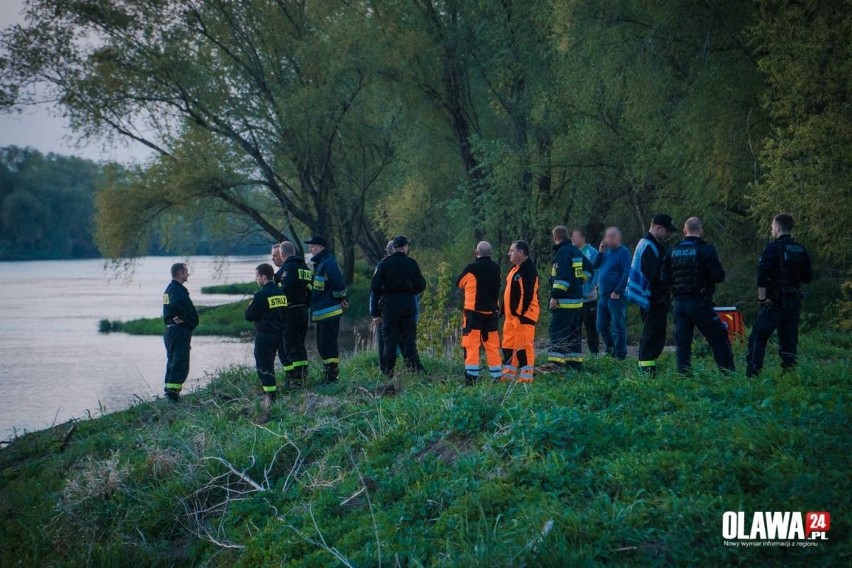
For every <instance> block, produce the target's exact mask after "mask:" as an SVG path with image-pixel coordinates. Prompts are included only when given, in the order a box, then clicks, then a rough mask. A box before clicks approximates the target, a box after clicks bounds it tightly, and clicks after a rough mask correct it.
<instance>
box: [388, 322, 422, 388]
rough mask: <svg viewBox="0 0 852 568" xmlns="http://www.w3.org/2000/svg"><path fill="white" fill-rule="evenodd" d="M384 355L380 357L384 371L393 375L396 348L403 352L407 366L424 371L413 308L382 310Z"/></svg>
mask: <svg viewBox="0 0 852 568" xmlns="http://www.w3.org/2000/svg"><path fill="white" fill-rule="evenodd" d="M381 333H382V343H383V345H382V347H383V350H382V356H381V358H380V359H379V364H380V366H381V369H382V372H383V373H384V374H385V375H387V376H392V375H393V370H394V367H396V350H397V348H399V350H400V351H401V352H402V358H403V360H404V361H405V366H406V367H408V368H409V369H414V370H415V371H423V364H422V363H421V362H420V355H419V354H418V353H417V320H416V314H415V312H414V311H413V310H404V311H391V310H388V309H385V310H384V311H383V312H382V331H381Z"/></svg>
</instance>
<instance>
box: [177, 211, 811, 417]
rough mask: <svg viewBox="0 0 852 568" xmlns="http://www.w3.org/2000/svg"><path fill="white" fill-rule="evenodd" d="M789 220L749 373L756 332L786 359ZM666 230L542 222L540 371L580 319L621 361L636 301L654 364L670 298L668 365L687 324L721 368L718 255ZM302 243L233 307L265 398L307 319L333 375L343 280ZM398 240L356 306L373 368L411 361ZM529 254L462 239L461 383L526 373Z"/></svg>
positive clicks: (659, 222) (190, 322)
mask: <svg viewBox="0 0 852 568" xmlns="http://www.w3.org/2000/svg"><path fill="white" fill-rule="evenodd" d="M792 229H793V219H792V217H790V216H789V215H785V214H781V215H776V216H775V218H774V219H773V222H772V229H771V230H772V235H773V237H774V238H775V240H774V241H773V242H772V243H770V244H769V245H768V246H767V247H766V249H765V250H764V252H763V254H762V256H761V259H760V263H759V266H758V279H757V291H758V301H759V302H760V304H761V311H760V314H759V316H758V319H757V322H756V323H755V325H754V327H753V329H752V333H751V336H750V337H749V345H748V356H747V371H746V372H747V375H748V376H756V375H757V374H759V373H760V371H761V369H762V367H763V360H764V355H765V351H766V345H767V341H768V339H769V337H770V336H771V335H772V333H774V331H775V330H776V329H777V330H778V332H779V344H780V355H781V361H782V367H783V368H785V369H786V368H790V367H793V366H795V364H796V357H797V343H798V323H799V312H800V309H801V290H800V288H801V285H802V284H805V283H808V282H810V281H811V279H812V269H811V261H810V257H809V255H808V253H807V251H806V250H805V248H804V247H803V246H802V245H801V244H800V243H798V242H796V241H795V240H793V238H792V237H791V235H790V233H791V231H792ZM675 233H677V228H676V227H675V226H674V224H673V221H672V218H671V216H669V215H667V214H663V213H660V214H657V215H654V216H653V218H652V220H651V224H650V227H649V229H648V231H647V233H645V235H644V236H643V238H642V239H641V240H640V241H639V243H638V244H637V246H636V249H635V251H634V252H633V253H632V254H631V252H630V250H629V249H628V248H627V246H626V245H625V244H624V243H623V235H622V232H621V230H620V229H619V228H617V227H609V228H607V229H606V231H605V233H604V236H603V239H602V241H601V243H600V246H599V247H598V248H597V249H595V248H594V247H592V246H591V245H589V244H588V243H587V242H586V241H587V235H586V233H585V231H584V230H582V229H575V230H574V231H573V232H569V231H568V229H567V228H566V227H564V226H558V227H555V228H554V229H553V231H552V237H553V243H554V245H553V248H554V250H553V264H552V266H551V271H550V278H549V281H548V288H549V290H548V293H549V301H548V308H549V310H550V312H551V320H550V327H549V349H548V359H547V364H546V365H545V366H544V369H545V370H548V371H555V370H558V369H565V370H571V371H579V370H581V369H582V367H583V362H584V350H583V344H582V339H583V329H584V328H585V330H586V336H587V344H588V347H589V350H590V351H591V352H592V353H593V354H597V353H599V351H600V343H601V341H602V342H603V345H604V349H605V351H606V353H607V354H608V355H610V356H612V357H614V358H616V359H625V358H626V357H627V332H626V328H627V325H626V317H627V306H628V302H632V303H634V304H636V305H637V306H638V307H639V310H640V314H641V318H642V324H643V328H642V337H641V339H640V341H639V350H638V363H639V367H640V369H642V370H643V371H645V372H647V373H656V370H657V360H658V358H659V357H660V355H661V354H662V352H663V348H664V346H665V343H666V328H667V321H668V314H669V312H670V311H672V305H673V312H674V322H675V334H674V335H675V344H676V350H677V355H676V358H677V370H678V372H679V373H681V374H688V373H689V372H690V370H691V356H692V342H693V337H694V334H695V329H696V328H697V329H698V331H699V332H701V334H702V335H704V337H705V338H706V339H707V341H708V343H709V344H710V347H711V350H712V352H713V356H714V359H715V361H716V364H717V365H718V366H719V368H720V369H722V370H724V371H726V372H730V371H733V370H734V358H733V352H732V349H731V344H730V340H729V336H728V332H727V329H726V326H725V324H724V323H723V322H722V321H721V319H720V318H719V315H718V314H717V313H716V311H715V310H714V304H713V295H714V293H715V289H716V285H717V284H719V283H721V282H723V281H724V280H725V269H724V268H723V266H722V263H721V261H720V260H719V255H718V254H717V252H716V249H715V248H714V247H713V246H712V245H711V244H709V243H707V242H705V241H704V240H703V235H704V229H703V224H702V222H701V220H700V219H699V218H697V217H691V218H689V219H687V220H686V222H685V223H684V226H683V235H684V238H683V240H681V241H680V242H679V243H677V244H676V245H674V246H673V247H672V248H671V249H667V247H666V246H665V244H664V243H665V242H666V240H667V239H668V238H669V237H671V236H672V235H674V234H675ZM306 244H307V245H308V246H309V247H310V253H311V264H312V265H313V268H311V267H310V266H309V265H308V264H307V263H306V262H305V259H304V258H303V257H302V256H301V255H299V254H298V251H297V249H296V246H295V245H294V244H293V243H292V242H289V241H284V242H282V243H280V244H278V245H275V246H274V247H273V249H272V262H273V264H274V266H275V267H276V268H277V271H276V270H275V268H273V266H272V265H270V264H267V263H264V264H261V265H259V266H258V267H257V268H256V271H255V280H256V282H257V284H258V287H259V289H258V291H257V292H256V293H255V295H254V297H253V299H252V301H251V303H250V304H249V306H248V308H247V309H246V312H245V317H246V319H247V320H248V321H251V322H253V323H254V324H255V329H256V334H255V349H254V354H255V360H256V366H257V372H258V376H259V379H260V382H261V385H262V387H263V390H264V392H265V393H266V395H267V400H274V399H275V397H276V393H277V385H276V380H275V359H276V355H277V357H278V359H279V360H280V362H281V365H282V367H283V369H284V371H285V374H286V380H287V385H288V386H304V384H305V382H306V379H307V373H308V356H307V350H306V349H305V338H306V334H307V329H308V325H309V321H313V322H314V323H315V324H316V329H317V351H318V352H319V355H320V358H321V359H322V363H323V368H324V379H323V382H324V383H326V384H329V383H334V382H336V381H337V380H338V378H339V362H340V359H339V357H340V354H339V347H338V335H339V330H340V318H341V316H342V315H343V312H344V310H345V309H346V308H348V305H349V304H348V301H347V299H346V293H347V288H346V282H345V280H344V277H343V274H342V272H341V271H340V267H339V266H338V264H337V262H336V260H335V258H334V255H333V254H331V252H330V250H329V243H328V241H326V239H324V238H323V237H319V236H315V237H313V238H312V239H311V240H309V241H306ZM409 251H410V243H409V241H408V239H407V238H406V237H404V236H398V237H396V238H394V239H393V240H392V241H390V242H389V243H388V249H387V252H388V255H387V256H386V257H385V258H384V259H383V260H382V261H381V262H380V263H379V264H378V265H377V267H376V270H375V272H374V275H373V279H372V282H371V286H370V314H371V316H372V318H373V324H374V326H375V327H376V328H377V329H378V332H379V333H378V337H379V341H378V344H379V365H380V368H381V370H382V372H383V373H384V374H385V375H387V376H393V374H394V369H395V366H396V360H397V357H398V353H401V354H402V357H403V360H404V363H405V366H406V367H408V368H409V369H412V370H414V371H422V370H423V365H422V363H421V360H420V356H419V354H418V352H417V346H416V335H417V316H418V296H419V295H420V294H422V293H423V292H424V291H425V289H426V280H425V278H424V277H423V274H422V273H421V271H420V267H419V266H418V264H417V262H416V261H415V260H414V259H412V258H411V257H410V256H409ZM530 254H531V253H530V246H529V243H528V242H527V241H524V240H517V241H514V242H513V243H512V244H511V246H510V247H509V250H508V258H509V261H510V263H511V265H512V266H511V268H510V269H509V272H508V274H507V276H506V279H505V285H504V282H503V279H502V276H501V270H500V266H499V264H498V263H497V262H495V261H494V260H493V258H492V256H493V248H492V246H491V244H490V243H488V242H487V241H482V242H480V243H478V244H477V245H476V248H475V251H474V257H475V260H474V261H473V262H471V263H470V264H468V265H467V266H466V267H465V268H464V270H463V271H462V273H461V275H460V276H459V278H458V280H457V283H456V285H457V287H458V288H459V289H460V290H461V292H462V294H463V296H464V300H463V323H462V337H461V344H462V347H463V349H464V369H465V382H466V384H468V385H473V384H476V382H477V380H478V379H479V377H480V372H481V352H482V351H484V353H485V360H486V366H487V372H488V374H489V376H490V377H491V379H492V380H494V381H517V382H521V383H530V382H532V381H533V375H534V372H535V368H536V367H535V332H536V324H537V322H538V319H539V316H540V313H541V308H540V304H539V274H538V270H537V269H536V267H535V264H534V263H533V262H532V260H531V258H530ZM171 275H172V281H171V283H170V284H169V285H168V287H167V288H166V291H165V293H164V295H163V320H164V322H165V324H166V331H165V336H164V337H165V344H166V351H167V366H166V376H165V393H166V396H167V398H169V399H170V400H172V401H177V400H178V399H179V394H180V391H181V389H182V387H183V383H184V381H185V379H186V377H187V374H188V371H189V348H190V340H191V337H192V331H193V329H194V328H195V327H196V326H197V325H198V321H199V318H198V313H197V311H196V310H195V307H194V306H193V304H192V301H191V300H190V298H189V292H188V291H187V289H186V287H185V286H184V284H185V283H186V281H187V279H188V277H189V271H188V269H187V266H186V265H185V264H183V263H177V264H175V265H173V266H172V270H171ZM501 290H502V297H501ZM501 319H502V339H501V337H500V333H501V326H500V321H501Z"/></svg>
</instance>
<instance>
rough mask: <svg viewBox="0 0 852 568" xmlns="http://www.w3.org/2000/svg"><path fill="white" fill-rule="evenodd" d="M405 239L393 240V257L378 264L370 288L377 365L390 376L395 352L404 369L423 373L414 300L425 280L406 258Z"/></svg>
mask: <svg viewBox="0 0 852 568" xmlns="http://www.w3.org/2000/svg"><path fill="white" fill-rule="evenodd" d="M408 251H409V243H408V239H407V238H405V237H403V236H399V237H395V238H394V239H393V254H392V255H390V256H388V257H387V258H385V259H384V260H382V262H380V263H379V265H378V266H377V267H376V272H375V274H373V281H372V283H371V285H370V294H371V297H372V299H373V301H372V306H371V309H372V316H373V322H374V324H375V325H381V330H382V331H381V333H382V340H383V347H384V352H383V353H382V357H381V359H380V361H379V363H380V365H381V367H382V372H383V373H384V374H385V375H387V376H389V377H390V376H393V370H394V367H395V366H396V350H397V346H399V350H400V351H401V352H402V358H403V360H404V361H405V366H406V367H408V368H409V369H413V370H415V371H423V370H424V369H423V364H422V363H421V362H420V355H419V354H418V353H417V343H416V340H417V300H416V298H415V297H416V296H417V295H418V294H422V293H423V291H424V290H425V289H426V279H425V278H423V273H422V272H420V266H419V265H418V264H417V261H416V260H414V259H413V258H411V257H409V256H408Z"/></svg>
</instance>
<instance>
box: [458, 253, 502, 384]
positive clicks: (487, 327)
mask: <svg viewBox="0 0 852 568" xmlns="http://www.w3.org/2000/svg"><path fill="white" fill-rule="evenodd" d="M473 254H474V257H475V259H476V260H474V261H473V262H471V263H470V264H468V265H467V266H466V267H465V269H464V270H463V271H462V273H461V276H459V279H458V280H457V281H456V287H458V288H459V289H461V290H462V291H463V293H464V306H463V310H464V319H463V321H462V338H461V344H462V349H463V350H464V376H465V384H466V385H468V386H473V385H474V384H476V381H477V380H478V379H479V364H480V350H481V349H484V350H485V362H486V364H487V365H488V372H489V373H490V375H491V379H492V380H494V381H496V380H499V379H500V375H501V373H502V369H501V363H502V360H501V357H500V337H499V335H498V333H497V329H498V327H499V324H500V317H499V313H500V311H499V305H498V302H499V301H500V284H501V282H500V266H499V265H498V264H497V263H496V262H494V261H493V260H492V259H491V254H492V248H491V243H489V242H488V241H481V242H480V243H478V244H477V245H476V249H475V250H474V253H473Z"/></svg>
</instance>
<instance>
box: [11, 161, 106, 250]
mask: <svg viewBox="0 0 852 568" xmlns="http://www.w3.org/2000/svg"><path fill="white" fill-rule="evenodd" d="M100 175H101V167H100V166H99V165H98V164H95V163H94V162H91V161H89V160H83V159H80V158H72V157H68V156H57V155H56V154H47V155H44V154H42V153H41V152H38V151H36V150H32V149H24V148H17V147H14V146H12V147H8V148H0V259H3V260H10V259H47V258H87V257H97V256H100V253H99V252H98V248H97V246H96V245H95V240H94V236H93V229H94V220H93V218H92V217H93V214H94V204H93V196H94V193H95V183H96V181H97V179H98V177H99V176H100Z"/></svg>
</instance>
